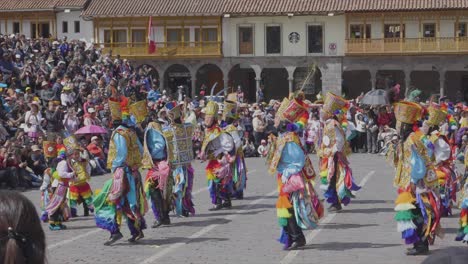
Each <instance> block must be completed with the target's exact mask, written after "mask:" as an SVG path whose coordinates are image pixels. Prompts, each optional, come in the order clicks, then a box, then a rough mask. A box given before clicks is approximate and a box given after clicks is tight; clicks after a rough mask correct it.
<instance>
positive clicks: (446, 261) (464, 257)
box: [422, 245, 468, 264]
mask: <svg viewBox="0 0 468 264" xmlns="http://www.w3.org/2000/svg"><path fill="white" fill-rule="evenodd" d="M466 263H468V247H467V246H466V245H464V246H461V247H448V248H444V249H436V250H434V251H431V252H430V255H429V257H427V258H426V259H425V260H424V261H423V262H422V264H466Z"/></svg>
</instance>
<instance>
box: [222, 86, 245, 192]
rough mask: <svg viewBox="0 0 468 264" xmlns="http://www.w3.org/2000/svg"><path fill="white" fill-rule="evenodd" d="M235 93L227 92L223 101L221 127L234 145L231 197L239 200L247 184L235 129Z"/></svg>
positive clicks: (240, 138)
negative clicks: (230, 137) (234, 155)
mask: <svg viewBox="0 0 468 264" xmlns="http://www.w3.org/2000/svg"><path fill="white" fill-rule="evenodd" d="M236 100H237V95H236V93H232V94H229V95H228V96H227V98H226V100H225V101H224V109H223V116H222V119H223V129H224V131H225V132H226V133H228V134H229V135H231V136H232V138H233V140H234V144H235V147H236V157H235V161H234V162H233V163H232V169H231V170H232V180H233V193H232V195H233V197H234V198H236V199H239V200H242V199H243V198H244V189H245V188H246V185H247V168H246V165H245V160H244V152H243V150H242V136H241V134H240V133H239V130H238V129H237V126H238V119H239V114H238V112H237V102H236Z"/></svg>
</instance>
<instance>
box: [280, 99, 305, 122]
mask: <svg viewBox="0 0 468 264" xmlns="http://www.w3.org/2000/svg"><path fill="white" fill-rule="evenodd" d="M307 114H308V111H307V108H306V106H305V105H304V103H303V102H301V101H298V100H297V99H292V100H289V104H288V105H287V106H286V108H285V109H284V111H283V114H282V116H283V119H285V120H287V121H289V122H291V123H295V122H296V121H297V120H299V118H301V117H303V116H304V115H307Z"/></svg>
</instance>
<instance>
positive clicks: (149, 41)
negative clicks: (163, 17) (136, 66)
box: [148, 16, 156, 54]
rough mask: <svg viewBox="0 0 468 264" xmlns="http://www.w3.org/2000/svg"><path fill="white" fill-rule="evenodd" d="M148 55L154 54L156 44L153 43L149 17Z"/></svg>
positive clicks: (151, 25) (151, 19)
mask: <svg viewBox="0 0 468 264" xmlns="http://www.w3.org/2000/svg"><path fill="white" fill-rule="evenodd" d="M148 44H149V45H148V53H149V54H152V53H155V52H156V42H155V41H154V34H153V17H152V16H151V17H150V19H149V23H148Z"/></svg>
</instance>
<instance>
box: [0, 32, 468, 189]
mask: <svg viewBox="0 0 468 264" xmlns="http://www.w3.org/2000/svg"><path fill="white" fill-rule="evenodd" d="M115 90H119V91H120V92H121V93H122V94H123V95H125V96H127V97H129V98H131V99H133V101H139V100H143V99H146V100H147V102H148V105H147V106H148V108H149V109H151V110H153V111H150V114H149V116H148V118H147V120H146V121H145V122H143V123H142V124H140V125H139V127H138V128H137V131H138V132H139V133H138V134H139V136H140V137H141V136H142V135H143V132H142V131H143V130H144V128H145V125H146V124H147V122H148V121H150V120H156V119H158V120H160V121H163V122H168V119H167V113H166V112H165V111H164V108H163V106H164V104H165V102H168V101H172V100H184V101H185V102H188V103H187V104H186V105H187V108H186V113H185V119H186V121H187V122H191V123H192V124H193V125H194V126H195V130H194V131H195V133H194V135H193V146H194V153H195V155H196V156H197V155H198V153H199V151H200V149H201V145H202V142H203V134H204V133H203V130H204V128H203V111H202V109H203V106H204V105H205V102H206V100H207V98H206V96H208V95H207V94H205V91H206V90H207V89H206V86H205V85H204V86H202V89H201V90H200V92H199V94H198V96H197V97H195V98H193V100H190V98H188V97H185V96H184V95H183V94H181V93H182V91H184V89H178V91H175V93H177V92H178V94H171V93H170V92H167V91H166V90H165V89H164V88H161V87H159V83H158V80H157V79H156V78H155V77H154V76H152V75H151V70H150V69H148V68H146V67H145V66H143V67H139V68H135V67H134V66H133V65H132V64H131V63H130V61H128V60H127V59H124V58H120V56H119V55H115V56H113V55H112V54H105V53H102V51H101V50H100V49H99V48H97V47H95V46H93V45H89V44H86V43H84V42H80V41H67V39H66V38H64V39H61V40H55V41H52V40H48V39H34V40H33V39H27V38H25V37H24V36H23V35H19V34H17V35H11V36H0V187H3V186H6V187H8V188H21V189H25V188H30V187H37V186H40V184H41V178H42V174H43V173H44V170H46V169H47V167H48V164H49V162H50V159H49V158H48V157H46V156H45V154H44V153H45V152H44V149H43V147H44V142H55V146H56V147H57V148H60V147H61V146H63V139H64V138H66V137H68V136H70V135H73V134H75V132H77V130H79V129H80V128H82V127H83V126H90V125H95V126H100V127H103V128H105V129H107V133H104V134H86V135H82V136H79V140H80V143H81V146H82V155H81V156H82V158H83V159H87V160H89V162H90V165H91V166H92V168H93V174H104V173H107V172H108V170H107V169H106V157H107V148H108V138H109V136H110V132H111V131H110V128H111V127H112V120H111V118H110V112H109V108H108V105H107V99H108V98H109V96H110V95H111V93H112V91H115ZM211 99H212V98H211ZM237 100H238V102H239V103H240V104H239V119H238V121H237V122H236V125H237V126H238V129H239V131H240V133H241V134H242V135H243V144H242V149H243V151H244V154H245V156H246V157H260V156H261V157H265V156H266V155H267V153H268V150H269V147H270V145H271V138H270V135H277V132H276V129H275V127H274V119H275V114H276V111H277V109H278V107H279V105H280V101H276V100H271V101H269V102H268V103H267V102H264V101H263V99H262V98H261V99H260V100H257V102H256V103H253V104H247V102H245V96H244V93H243V91H242V88H241V87H238V88H237ZM454 109H455V111H454V113H453V117H454V118H455V119H456V121H457V122H458V123H459V124H460V125H461V127H462V128H464V127H468V119H467V118H463V113H466V112H464V111H462V110H457V108H456V107H455V108H454ZM221 111H222V110H221ZM319 111H320V109H319V107H318V106H315V107H312V108H311V111H310V115H309V116H310V118H309V121H308V124H307V127H306V128H305V129H304V131H303V132H302V133H301V135H302V139H303V141H304V143H305V146H306V147H307V150H308V151H309V152H310V153H314V152H316V151H317V146H319V145H320V140H321V128H322V124H321V122H320V121H319V120H320V114H319ZM347 119H348V122H349V129H348V134H347V136H348V140H349V141H350V145H351V149H352V151H353V152H354V153H358V152H361V153H385V150H386V149H387V148H388V145H389V144H392V142H393V143H394V142H396V141H397V140H398V136H397V134H396V130H395V125H396V120H395V117H394V114H393V109H392V107H391V106H377V107H376V106H374V107H369V106H365V105H361V104H360V103H359V98H357V99H355V100H351V101H350V108H349V111H348V116H347ZM464 123H466V124H464ZM447 126H448V125H447V124H446V125H445V128H444V126H442V130H444V129H445V130H446V131H450V132H451V134H450V136H451V138H452V139H453V140H454V141H455V143H456V144H457V146H458V147H459V149H460V151H461V150H463V149H464V148H465V147H466V145H467V143H468V138H467V137H466V136H465V137H463V135H464V133H465V130H462V129H460V130H461V131H462V132H460V133H458V132H457V131H452V130H453V129H451V128H447ZM460 130H459V131H460ZM467 132H468V131H467ZM459 158H460V157H459Z"/></svg>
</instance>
